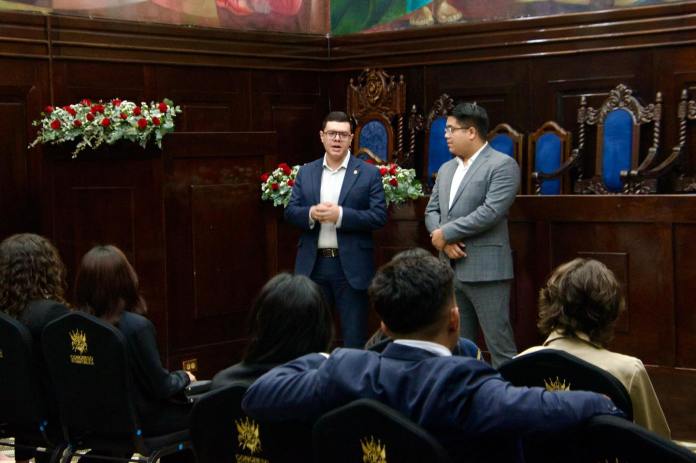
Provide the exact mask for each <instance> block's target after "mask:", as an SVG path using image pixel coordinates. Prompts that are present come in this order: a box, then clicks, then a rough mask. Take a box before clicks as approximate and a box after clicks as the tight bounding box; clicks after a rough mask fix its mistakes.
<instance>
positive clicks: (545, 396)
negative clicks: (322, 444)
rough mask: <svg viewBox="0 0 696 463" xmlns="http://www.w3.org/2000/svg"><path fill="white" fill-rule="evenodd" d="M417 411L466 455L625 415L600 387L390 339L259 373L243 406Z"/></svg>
mask: <svg viewBox="0 0 696 463" xmlns="http://www.w3.org/2000/svg"><path fill="white" fill-rule="evenodd" d="M359 398H368V399H374V400H377V401H380V402H382V403H384V404H386V405H388V406H390V407H392V408H394V409H396V410H398V411H400V412H401V413H403V414H405V415H406V416H408V417H410V418H411V419H412V420H413V421H415V422H416V423H418V424H419V425H421V426H423V427H424V428H425V429H426V430H428V431H429V432H431V433H432V434H433V435H434V436H435V437H436V438H437V439H438V440H440V441H441V442H442V444H443V445H444V446H445V448H446V449H448V451H449V452H450V453H451V454H452V455H453V456H454V457H455V458H464V459H466V460H467V461H478V460H479V459H480V460H481V461H515V460H517V459H521V447H520V445H519V443H520V437H522V436H523V435H525V434H526V433H533V432H556V431H558V430H567V429H570V428H571V427H573V426H575V425H579V424H580V423H582V422H583V421H584V420H586V419H587V418H590V417H592V416H595V415H600V414H612V415H619V416H620V415H621V411H619V410H618V409H617V408H616V407H615V406H614V404H613V403H612V402H611V401H610V400H609V399H607V398H606V397H604V396H601V395H599V394H595V393H593V392H585V391H567V392H561V393H553V392H548V391H546V390H545V389H543V388H527V387H514V386H512V385H511V384H510V383H508V382H507V381H505V380H504V379H503V378H502V377H501V376H500V375H499V374H498V372H497V371H496V370H494V369H492V368H491V367H490V366H489V365H487V364H486V363H483V362H480V361H478V360H475V359H471V358H466V357H457V356H452V357H440V356H437V355H436V354H433V353H431V352H429V351H426V350H423V349H419V348H414V347H409V346H405V345H400V344H397V343H391V344H390V345H389V346H387V348H386V349H385V350H384V352H382V353H376V352H371V351H362V350H356V349H336V350H334V351H333V353H332V354H331V355H330V356H329V358H328V359H327V358H326V357H324V356H323V355H320V354H309V355H305V356H303V357H300V358H298V359H296V360H293V361H292V362H289V363H286V364H284V365H282V366H279V367H276V368H274V369H273V370H271V371H269V372H268V373H266V374H265V375H263V376H262V377H261V378H259V379H258V380H257V381H256V382H255V383H254V384H253V385H252V386H251V387H250V388H249V389H248V391H247V393H246V395H245V396H244V400H243V403H242V407H243V408H244V411H245V412H246V413H247V414H249V415H250V416H251V417H252V418H254V419H257V420H259V421H268V422H273V421H275V422H277V421H285V420H291V419H292V420H306V421H314V420H316V419H317V418H319V417H320V416H321V415H322V414H324V413H326V412H327V411H329V410H332V409H334V408H337V407H339V406H341V405H344V404H347V403H349V402H351V401H353V400H355V399H359Z"/></svg>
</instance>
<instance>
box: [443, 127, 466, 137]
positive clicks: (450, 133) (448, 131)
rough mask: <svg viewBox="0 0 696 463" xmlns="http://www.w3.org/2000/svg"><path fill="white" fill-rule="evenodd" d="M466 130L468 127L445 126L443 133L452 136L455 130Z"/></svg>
mask: <svg viewBox="0 0 696 463" xmlns="http://www.w3.org/2000/svg"><path fill="white" fill-rule="evenodd" d="M468 128H469V127H455V126H453V125H447V126H445V133H446V134H447V135H452V134H453V133H454V132H456V131H457V130H466V129H468Z"/></svg>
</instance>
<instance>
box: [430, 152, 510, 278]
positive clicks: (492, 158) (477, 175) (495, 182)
mask: <svg viewBox="0 0 696 463" xmlns="http://www.w3.org/2000/svg"><path fill="white" fill-rule="evenodd" d="M456 169H457V160H456V159H451V160H449V161H447V162H446V163H444V164H443V165H442V166H441V167H440V170H439V171H438V173H437V180H436V181H435V186H434V187H433V192H432V194H431V196H430V201H429V202H428V207H427V208H426V209H425V226H426V227H427V229H428V231H429V232H431V233H432V232H433V231H434V230H436V229H438V228H442V233H443V234H444V237H445V240H446V241H447V242H448V243H456V242H460V241H461V242H463V243H464V244H466V253H467V257H464V258H462V259H459V260H457V261H455V262H456V263H455V266H454V271H455V275H456V277H457V279H458V280H460V281H466V282H476V281H499V280H509V279H511V278H512V277H513V272H512V251H511V249H510V239H509V237H508V225H507V213H508V209H510V206H511V205H512V202H513V201H514V200H515V195H516V194H517V191H518V189H519V186H520V169H519V167H518V166H517V163H516V162H515V160H514V159H512V158H511V157H510V156H507V155H505V154H503V153H501V152H499V151H496V150H495V149H493V148H492V147H491V146H490V145H488V146H486V148H484V150H483V151H481V153H480V154H479V156H478V157H477V158H476V160H475V161H474V163H473V164H472V165H471V167H470V168H469V171H468V172H467V173H466V175H465V176H464V179H463V180H462V183H461V185H460V186H459V189H458V190H457V193H456V196H455V198H454V201H453V202H452V208H451V209H450V208H449V207H448V206H449V197H450V188H451V185H452V177H454V172H455V170H456ZM441 257H443V258H445V259H446V258H447V256H446V255H445V254H444V253H441Z"/></svg>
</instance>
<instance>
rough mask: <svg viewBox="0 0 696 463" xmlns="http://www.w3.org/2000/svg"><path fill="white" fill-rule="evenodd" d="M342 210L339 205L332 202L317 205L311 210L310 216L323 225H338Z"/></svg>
mask: <svg viewBox="0 0 696 463" xmlns="http://www.w3.org/2000/svg"><path fill="white" fill-rule="evenodd" d="M340 211H341V208H340V206H339V205H338V204H335V203H332V202H330V201H324V202H323V203H319V204H315V205H314V206H312V207H311V208H310V209H309V216H310V217H311V218H312V220H315V221H317V222H321V223H337V222H338V217H339V216H340Z"/></svg>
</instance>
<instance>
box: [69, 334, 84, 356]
mask: <svg viewBox="0 0 696 463" xmlns="http://www.w3.org/2000/svg"><path fill="white" fill-rule="evenodd" d="M70 343H71V344H72V350H73V351H75V352H77V353H78V354H84V353H85V352H87V335H86V334H85V333H84V332H83V331H80V330H75V331H71V332H70Z"/></svg>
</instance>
